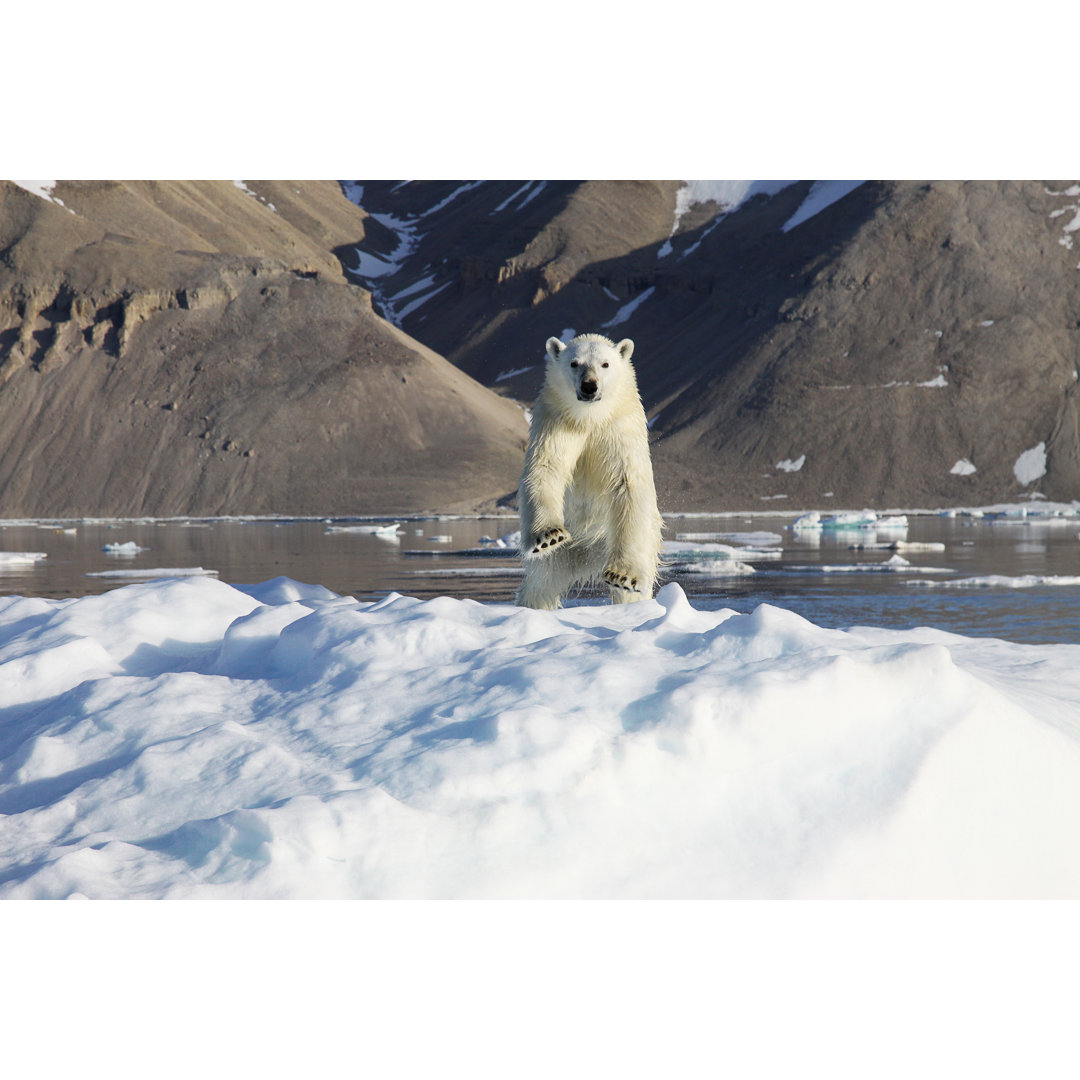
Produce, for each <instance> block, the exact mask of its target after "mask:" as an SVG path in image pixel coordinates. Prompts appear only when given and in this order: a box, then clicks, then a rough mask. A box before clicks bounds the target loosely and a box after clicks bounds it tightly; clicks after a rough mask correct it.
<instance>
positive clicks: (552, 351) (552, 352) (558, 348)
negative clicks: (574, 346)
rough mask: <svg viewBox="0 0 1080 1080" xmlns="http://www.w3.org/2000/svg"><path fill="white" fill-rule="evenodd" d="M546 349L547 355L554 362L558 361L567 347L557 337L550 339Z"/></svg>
mask: <svg viewBox="0 0 1080 1080" xmlns="http://www.w3.org/2000/svg"><path fill="white" fill-rule="evenodd" d="M544 348H545V349H547V354H548V356H550V357H551V359H552V360H558V359H559V353H561V352H562V351H563V349H565V348H566V346H565V345H564V344H563V343H562V342H561V341H560V340H559V339H558V338H557V337H549V338H548V339H547V344H546V345H545V346H544Z"/></svg>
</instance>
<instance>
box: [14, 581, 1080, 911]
mask: <svg viewBox="0 0 1080 1080" xmlns="http://www.w3.org/2000/svg"><path fill="white" fill-rule="evenodd" d="M1078 737H1080V646H1074V645H1050V646H1021V645H1015V644H1010V643H1007V642H1004V641H996V640H990V639H974V638H964V637H959V636H956V635H951V634H947V633H944V632H941V631H936V630H931V629H919V630H911V631H891V630H881V629H873V628H855V629H850V630H843V631H842V630H831V629H823V628H821V627H818V626H816V625H814V624H813V623H811V622H808V621H806V620H804V619H802V618H800V617H799V616H797V615H794V614H792V613H790V612H788V611H785V610H781V609H778V608H775V607H769V606H762V607H758V608H757V609H756V610H754V611H751V612H748V613H738V612H736V611H733V610H723V611H699V610H695V609H694V608H693V607H692V606H691V605H690V603H689V602H688V601H687V598H686V596H685V595H684V593H683V592H682V590H681V589H680V588H679V586H678V585H677V584H669V585H667V586H665V587H664V588H663V589H662V590H661V591H660V592H659V594H658V595H657V597H656V599H655V600H654V601H648V602H643V603H640V604H631V605H626V606H623V607H610V606H578V607H570V608H567V609H563V610H560V611H556V612H541V611H532V610H525V609H518V608H514V607H510V606H504V605H497V604H495V605H485V604H480V603H475V602H472V601H469V600H455V599H450V598H437V599H433V600H428V601H420V600H417V599H413V598H410V597H407V596H401V595H397V594H392V595H390V596H387V597H386V598H385V599H382V600H380V601H378V602H376V603H363V602H358V601H357V600H355V599H353V598H351V597H343V596H337V595H334V594H333V593H331V592H329V591H328V590H326V589H324V588H321V587H319V586H311V585H303V584H299V583H297V582H294V581H290V580H288V579H284V578H280V579H275V580H273V581H269V582H265V583H263V584H261V585H257V586H251V587H236V586H231V585H228V584H225V583H224V582H221V581H218V580H216V579H214V578H209V577H189V578H183V579H169V580H157V581H152V582H140V583H137V584H131V585H127V586H124V587H121V588H118V589H115V590H113V591H111V592H107V593H105V594H103V595H99V596H87V597H82V598H78V599H68V600H46V599H35V598H23V597H16V596H9V597H5V598H3V599H0V813H2V814H3V818H2V821H0V896H2V897H6V898H15V897H24V898H46V897H50V898H61V897H73V898H78V897H90V898H110V897H111V898H131V897H159V898H186V897H223V898H248V897H250V898H257V897H258V898H261V897H267V898H269V897H295V898H319V897H351V898H381V897H387V898H389V897H398V898H405V897H415V898H456V897H471V898H476V897H525V898H552V897H579V898H612V897H659V898H684V897H686V898H706V897H863V896H869V897H1076V896H1080V744H1078Z"/></svg>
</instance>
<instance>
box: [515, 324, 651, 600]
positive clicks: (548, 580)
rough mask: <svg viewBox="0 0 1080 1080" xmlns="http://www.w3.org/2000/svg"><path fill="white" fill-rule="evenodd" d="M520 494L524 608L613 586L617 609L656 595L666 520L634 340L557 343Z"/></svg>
mask: <svg viewBox="0 0 1080 1080" xmlns="http://www.w3.org/2000/svg"><path fill="white" fill-rule="evenodd" d="M546 349H547V357H548V359H547V367H546V371H545V374H544V385H543V387H542V389H541V391H540V396H539V398H538V399H537V401H536V404H535V406H534V407H533V414H532V422H531V424H530V428H529V445H528V449H527V450H526V452H525V468H524V471H523V473H522V476H521V486H520V488H519V489H518V509H519V512H520V514H521V551H522V555H523V556H524V564H525V579H524V581H523V582H522V584H521V588H520V589H519V590H518V593H517V603H518V604H519V605H521V606H522V607H531V608H546V609H552V608H557V607H558V606H559V601H560V599H561V597H562V596H563V594H564V593H565V592H566V591H567V590H568V589H570V588H571V587H572V586H574V585H579V584H585V583H587V582H600V581H603V582H605V583H606V584H607V585H608V586H609V587H610V589H611V600H612V603H616V604H625V603H629V602H630V601H633V600H643V599H646V598H648V597H651V596H652V592H653V587H654V585H655V583H656V574H657V567H658V564H659V559H660V546H661V543H662V536H663V527H664V526H663V521H662V520H661V518H660V511H659V509H658V507H657V504H656V487H655V484H654V482H653V472H652V462H651V461H650V459H649V429H648V425H647V424H646V422H645V410H644V409H643V408H642V405H641V398H640V396H639V395H638V388H637V380H636V378H635V377H634V369H633V367H632V366H631V364H630V356H631V354H632V353H633V351H634V343H633V342H632V341H631V340H630V339H629V338H626V339H624V340H623V341H620V342H619V343H618V344H617V345H616V344H615V342H613V341H611V340H609V339H608V338H606V337H603V336H602V335H601V334H579V335H578V336H577V337H575V338H574V339H573V340H572V341H570V342H569V343H567V344H564V343H563V342H562V341H560V340H559V339H558V338H554V337H552V338H548V340H547V345H546Z"/></svg>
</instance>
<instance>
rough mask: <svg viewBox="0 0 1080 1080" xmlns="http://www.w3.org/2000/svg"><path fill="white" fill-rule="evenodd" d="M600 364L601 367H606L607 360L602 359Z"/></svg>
mask: <svg viewBox="0 0 1080 1080" xmlns="http://www.w3.org/2000/svg"><path fill="white" fill-rule="evenodd" d="M600 366H601V367H607V366H608V362H607V361H606V360H605V361H604V362H603V363H602V364H601V365H600Z"/></svg>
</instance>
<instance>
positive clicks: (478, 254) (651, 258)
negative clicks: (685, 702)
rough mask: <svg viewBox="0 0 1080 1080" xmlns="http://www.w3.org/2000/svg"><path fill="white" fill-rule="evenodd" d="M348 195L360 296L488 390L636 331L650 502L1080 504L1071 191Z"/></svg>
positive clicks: (469, 190) (515, 390)
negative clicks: (572, 346)
mask: <svg viewBox="0 0 1080 1080" xmlns="http://www.w3.org/2000/svg"><path fill="white" fill-rule="evenodd" d="M346 190H347V191H348V192H349V194H350V197H351V198H352V199H353V200H354V201H356V202H357V203H358V205H360V206H363V207H364V209H365V210H366V211H367V212H369V213H370V214H371V215H372V217H373V219H374V223H373V224H372V227H371V228H369V229H368V231H367V233H366V235H365V240H364V242H363V243H362V244H361V245H358V246H357V248H356V249H354V250H353V251H349V250H347V249H342V250H339V252H338V254H339V255H340V256H341V258H342V261H343V262H344V264H345V265H346V266H347V267H349V268H350V270H352V271H353V275H352V276H353V278H354V280H358V281H363V282H365V283H366V284H367V285H368V286H369V287H370V288H371V289H372V291H373V294H374V298H375V305H376V308H377V309H378V310H380V311H382V312H384V313H385V314H386V315H387V317H388V318H389V319H391V320H393V321H394V322H395V323H396V324H397V325H399V326H401V327H402V328H404V329H405V330H406V331H407V332H408V333H410V334H412V335H413V336H415V337H416V338H418V339H420V340H422V341H424V342H425V343H427V344H428V345H430V346H431V347H432V348H433V349H435V350H436V351H437V352H439V353H441V354H442V355H445V356H446V357H448V358H449V359H450V360H452V361H453V362H454V363H455V364H457V365H458V366H459V367H461V368H462V369H463V370H464V371H466V372H468V373H469V374H471V375H473V376H474V377H476V378H477V379H478V380H479V381H481V382H484V383H486V384H488V385H490V386H492V387H494V388H496V389H499V390H500V391H501V392H503V393H506V394H509V395H515V396H518V397H520V398H522V399H525V400H527V399H529V398H530V397H531V396H532V395H533V394H534V393H535V391H536V388H537V386H538V384H539V380H540V378H541V375H542V367H543V359H542V357H543V343H544V341H545V339H546V338H547V337H548V336H550V335H551V334H560V333H563V332H564V331H565V332H572V331H577V332H582V331H586V330H594V331H595V330H599V331H601V332H603V333H607V334H609V335H611V336H613V337H615V338H619V337H624V336H628V337H633V338H634V340H635V342H636V343H637V348H636V351H635V354H634V359H635V364H636V366H637V367H638V372H639V384H640V386H641V388H642V393H643V396H644V398H645V402H646V407H647V410H648V412H649V414H650V417H651V418H652V421H653V424H652V431H653V434H654V437H655V443H654V447H653V453H654V462H655V467H656V472H657V480H658V489H659V493H660V500H661V504H662V506H663V507H664V508H665V509H668V510H675V509H680V510H691V509H694V510H704V509H735V508H742V509H754V508H758V509H761V508H774V509H776V508H781V507H785V506H789V507H792V508H796V507H798V508H804V507H828V506H830V505H832V506H856V507H861V506H864V505H865V506H878V507H884V506H907V507H917V506H928V507H936V506H947V505H957V504H969V505H970V504H980V503H982V504H985V503H993V502H998V501H1002V500H1007V499H1008V500H1012V499H1018V498H1027V497H1034V498H1037V497H1039V496H1043V497H1047V498H1050V499H1055V500H1070V499H1076V498H1080V416H1078V412H1077V381H1078V374H1080V268H1078V258H1080V246H1078V247H1075V248H1074V246H1073V239H1074V237H1075V235H1076V233H1077V231H1078V229H1080V186H1078V185H1077V184H1076V182H1075V181H1062V182H1054V181H1050V182H1041V181H1040V182H1025V183H1008V182H978V181H976V182H970V183H960V182H934V183H916V182H868V183H864V184H861V185H858V186H854V185H851V184H848V185H845V186H838V187H834V188H833V189H832V190H831V191H830V187H829V184H828V183H827V182H825V183H818V184H813V185H812V184H811V182H809V181H802V182H799V183H788V184H784V183H783V182H772V183H764V184H761V185H760V186H758V187H757V188H753V187H750V188H744V189H743V190H742V191H741V192H739V191H737V186H736V185H734V184H733V185H731V186H730V187H729V188H728V189H726V191H727V192H728V193H730V192H736V194H734V195H730V196H729V197H725V196H720V197H716V198H712V199H710V198H707V197H704V196H707V195H708V191H707V190H706V191H705V192H704V196H702V195H701V189H698V192H699V198H698V199H697V200H696V201H695V200H694V199H693V198H692V197H689V198H688V196H693V195H694V192H695V189H693V188H686V187H684V186H683V184H682V183H681V182H675V181H664V182H648V183H647V182H619V181H590V182H569V181H566V182H549V183H544V182H540V181H535V182H532V183H528V184H526V183H522V182H510V181H507V182H490V183H476V182H472V183H464V182H462V183H454V182H412V183H407V184H400V183H394V182H356V183H354V184H351V185H349V184H347V185H346ZM721 190H725V189H721ZM817 207H821V209H820V210H819V211H818V212H816V213H812V211H813V210H814V209H815V208H817Z"/></svg>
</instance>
